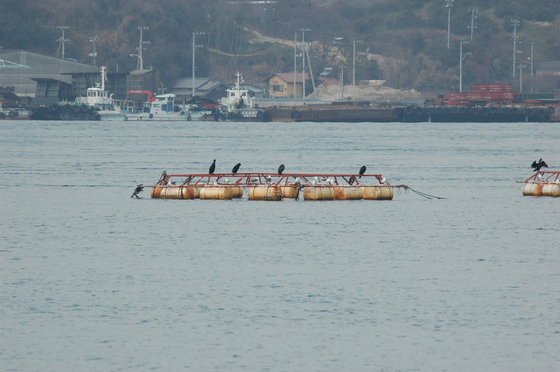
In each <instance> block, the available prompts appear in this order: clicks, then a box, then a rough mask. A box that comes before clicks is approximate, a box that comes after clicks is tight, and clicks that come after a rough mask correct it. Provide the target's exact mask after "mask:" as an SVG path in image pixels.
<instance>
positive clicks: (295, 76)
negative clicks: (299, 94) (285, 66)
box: [294, 32, 297, 98]
mask: <svg viewBox="0 0 560 372" xmlns="http://www.w3.org/2000/svg"><path fill="white" fill-rule="evenodd" d="M296 87H297V32H294V98H296Z"/></svg>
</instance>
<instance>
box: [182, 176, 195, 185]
mask: <svg viewBox="0 0 560 372" xmlns="http://www.w3.org/2000/svg"><path fill="white" fill-rule="evenodd" d="M192 179H193V176H192V174H191V175H190V176H188V177H187V179H186V180H185V182H183V186H184V185H188V184H189V183H190V182H191V181H192Z"/></svg>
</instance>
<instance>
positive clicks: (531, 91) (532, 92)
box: [531, 41, 533, 93]
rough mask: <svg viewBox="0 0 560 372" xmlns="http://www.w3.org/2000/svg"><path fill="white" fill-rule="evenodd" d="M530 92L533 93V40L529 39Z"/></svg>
mask: <svg viewBox="0 0 560 372" xmlns="http://www.w3.org/2000/svg"><path fill="white" fill-rule="evenodd" d="M531 93H533V42H532V41H531Z"/></svg>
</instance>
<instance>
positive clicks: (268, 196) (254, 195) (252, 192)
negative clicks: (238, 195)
mask: <svg viewBox="0 0 560 372" xmlns="http://www.w3.org/2000/svg"><path fill="white" fill-rule="evenodd" d="M247 197H248V199H249V200H270V201H274V200H282V192H281V191H280V187H279V186H253V187H250V188H249V192H248V195H247Z"/></svg>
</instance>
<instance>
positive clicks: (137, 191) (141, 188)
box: [131, 184, 144, 199]
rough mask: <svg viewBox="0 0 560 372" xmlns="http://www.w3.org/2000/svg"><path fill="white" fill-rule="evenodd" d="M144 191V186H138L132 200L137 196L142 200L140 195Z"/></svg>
mask: <svg viewBox="0 0 560 372" xmlns="http://www.w3.org/2000/svg"><path fill="white" fill-rule="evenodd" d="M143 190H144V185H142V184H140V185H138V186H136V188H135V189H134V192H133V193H132V196H131V198H134V197H135V196H136V197H137V198H138V199H140V197H139V196H138V194H139V193H140V192H142V191H143Z"/></svg>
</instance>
